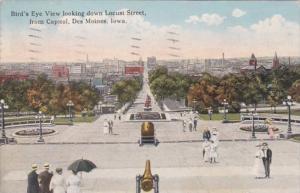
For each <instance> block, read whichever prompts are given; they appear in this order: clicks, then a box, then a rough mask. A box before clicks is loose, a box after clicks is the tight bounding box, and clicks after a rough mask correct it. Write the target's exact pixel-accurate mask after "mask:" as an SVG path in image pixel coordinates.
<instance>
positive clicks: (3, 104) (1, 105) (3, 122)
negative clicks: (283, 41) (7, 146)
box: [0, 99, 8, 143]
mask: <svg viewBox="0 0 300 193" xmlns="http://www.w3.org/2000/svg"><path fill="white" fill-rule="evenodd" d="M0 107H1V112H2V114H1V116H2V139H4V141H5V143H7V137H6V134H5V119H4V109H8V105H6V104H5V101H4V100H3V99H1V100H0Z"/></svg>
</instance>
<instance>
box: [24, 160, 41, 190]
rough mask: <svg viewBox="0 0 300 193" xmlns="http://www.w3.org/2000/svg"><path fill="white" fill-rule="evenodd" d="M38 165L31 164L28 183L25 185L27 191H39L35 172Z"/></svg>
mask: <svg viewBox="0 0 300 193" xmlns="http://www.w3.org/2000/svg"><path fill="white" fill-rule="evenodd" d="M37 169H38V166H37V165H36V164H32V166H31V172H30V173H29V174H28V177H27V179H28V185H27V193H39V192H40V186H39V181H38V174H37V173H36V171H37Z"/></svg>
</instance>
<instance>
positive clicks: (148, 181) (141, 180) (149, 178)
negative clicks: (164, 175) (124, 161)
mask: <svg viewBox="0 0 300 193" xmlns="http://www.w3.org/2000/svg"><path fill="white" fill-rule="evenodd" d="M158 185H159V177H158V175H157V174H155V175H152V173H151V166H150V160H147V161H146V166H145V171H144V174H143V176H141V175H137V176H136V193H141V190H144V191H145V192H149V191H151V190H152V189H154V193H159V186H158Z"/></svg>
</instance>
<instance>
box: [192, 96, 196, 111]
mask: <svg viewBox="0 0 300 193" xmlns="http://www.w3.org/2000/svg"><path fill="white" fill-rule="evenodd" d="M196 102H197V100H196V99H195V98H194V99H193V111H196Z"/></svg>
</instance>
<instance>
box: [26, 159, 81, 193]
mask: <svg viewBox="0 0 300 193" xmlns="http://www.w3.org/2000/svg"><path fill="white" fill-rule="evenodd" d="M37 169H38V166H37V164H33V165H32V170H31V172H30V173H29V174H28V186H27V193H80V192H81V191H80V184H81V180H80V177H79V176H78V175H77V172H75V171H72V175H71V176H69V177H68V178H67V179H65V178H64V176H63V175H62V173H63V170H62V168H56V170H55V174H53V172H50V171H49V164H48V163H46V164H44V171H42V172H41V173H39V174H37Z"/></svg>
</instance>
